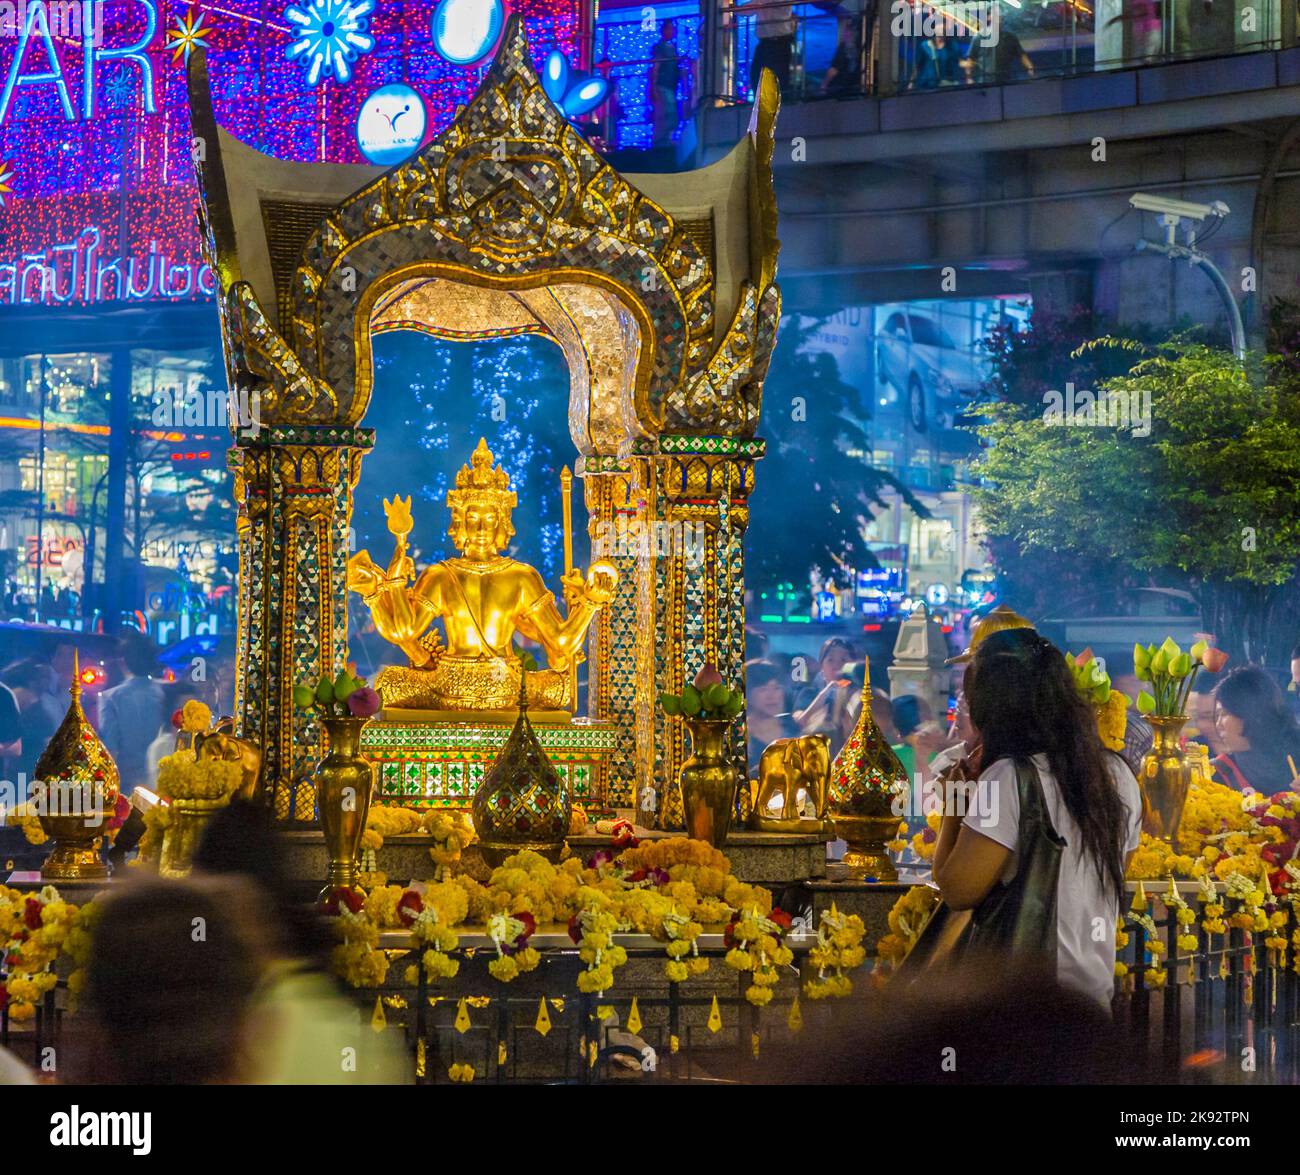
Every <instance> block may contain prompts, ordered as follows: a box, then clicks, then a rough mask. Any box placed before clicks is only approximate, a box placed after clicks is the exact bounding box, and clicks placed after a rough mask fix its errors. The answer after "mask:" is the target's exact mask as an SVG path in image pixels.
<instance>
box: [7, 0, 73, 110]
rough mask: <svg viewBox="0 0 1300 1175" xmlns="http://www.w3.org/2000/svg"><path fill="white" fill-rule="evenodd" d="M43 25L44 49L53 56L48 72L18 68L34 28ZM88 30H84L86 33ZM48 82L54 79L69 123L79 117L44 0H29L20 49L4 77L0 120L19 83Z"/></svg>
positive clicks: (19, 39)
mask: <svg viewBox="0 0 1300 1175" xmlns="http://www.w3.org/2000/svg"><path fill="white" fill-rule="evenodd" d="M38 23H39V24H40V35H41V40H42V41H44V42H45V52H46V53H47V54H48V56H49V59H50V72H49V73H23V74H20V73H19V72H18V71H19V70H20V69H21V68H22V64H23V58H24V57H26V56H27V46H28V44H29V42H30V41H31V39H32V30H33V29H34V28H35V27H36V25H37V24H38ZM88 32H89V30H86V31H83V35H87V34H88ZM45 82H53V83H54V87H55V89H56V90H58V92H59V101H60V102H62V103H63V114H64V117H65V118H67V120H68V121H69V122H71V121H72V120H73V119H75V118H76V117H77V116H76V114H74V113H73V110H72V99H71V98H69V97H68V83H67V82H66V81H65V80H64V78H63V66H62V65H60V64H59V55H58V53H57V52H56V50H55V48H54V38H53V37H51V36H50V21H49V18H48V17H47V16H46V14H45V3H44V0H30V2H29V3H28V5H27V19H26V20H25V21H23V31H22V33H20V34H19V37H18V49H17V51H16V52H15V53H14V59H13V61H12V62H10V64H9V76H8V77H7V78H6V79H5V88H4V92H3V93H0V123H3V122H4V120H5V115H6V114H7V113H8V111H9V100H10V99H11V98H12V97H13V94H14V90H15V89H16V88H17V87H18V86H32V85H41V84H42V83H45Z"/></svg>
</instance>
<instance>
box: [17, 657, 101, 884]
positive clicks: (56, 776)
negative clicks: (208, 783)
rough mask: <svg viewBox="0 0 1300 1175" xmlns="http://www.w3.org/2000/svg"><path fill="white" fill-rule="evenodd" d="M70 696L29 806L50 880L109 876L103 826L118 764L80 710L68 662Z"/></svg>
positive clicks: (40, 762) (77, 670)
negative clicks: (44, 846)
mask: <svg viewBox="0 0 1300 1175" xmlns="http://www.w3.org/2000/svg"><path fill="white" fill-rule="evenodd" d="M68 693H69V694H70V695H71V697H72V701H71V703H70V704H69V705H68V712H67V713H66V714H65V715H64V716H63V721H62V722H61V723H60V724H59V728H58V730H56V731H55V732H54V737H53V738H51V739H50V741H49V743H48V744H46V747H45V749H44V750H43V751H42V752H41V755H40V758H39V759H37V760H36V771H35V779H34V782H33V784H32V793H31V802H32V805H33V807H35V809H36V814H37V817H38V818H39V819H40V822H41V828H42V829H43V830H44V831H45V835H46V836H48V837H49V838H50V840H51V845H50V854H49V856H48V857H46V858H45V863H44V864H43V865H42V866H41V877H42V878H44V879H46V880H49V881H77V880H81V879H86V878H88V879H94V878H99V877H107V876H108V866H107V865H106V864H104V862H103V860H102V859H101V857H100V854H99V849H100V840H101V838H102V837H103V835H104V827H105V825H106V824H107V823H108V821H109V819H110V818H111V817H112V815H113V812H114V809H115V808H116V807H117V797H118V794H119V791H120V777H119V775H118V770H117V764H116V763H114V762H113V756H112V755H110V754H109V753H108V748H107V747H106V746H104V744H103V742H102V741H100V737H99V735H98V734H96V733H95V728H94V727H93V726H91V725H90V721H89V719H87V718H86V715H85V712H84V711H83V710H82V708H81V665H80V661H79V658H78V656H77V654H76V653H75V651H74V653H73V658H72V687H71V688H70V689H69V690H68Z"/></svg>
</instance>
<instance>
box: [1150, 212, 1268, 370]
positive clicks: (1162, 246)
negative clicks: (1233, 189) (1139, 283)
mask: <svg viewBox="0 0 1300 1175" xmlns="http://www.w3.org/2000/svg"><path fill="white" fill-rule="evenodd" d="M1128 202H1129V206H1130V207H1132V208H1137V209H1139V210H1140V211H1142V212H1154V213H1157V214H1158V215H1159V217H1160V223H1161V224H1162V225H1164V228H1165V239H1164V240H1163V241H1148V240H1140V241H1138V243H1137V245H1136V246H1135V248H1136V250H1137V251H1138V252H1139V253H1154V254H1157V255H1158V256H1161V257H1168V258H1169V260H1170V261H1186V262H1188V263H1189V264H1191V265H1195V266H1196V267H1197V268H1198V269H1200V270H1201V271H1202V272H1203V273H1204V274H1205V275H1206V277H1208V278H1209V279H1210V281H1211V282H1212V283H1213V284H1214V288H1215V289H1216V290H1218V292H1219V297H1221V298H1222V299H1223V303H1224V305H1225V306H1226V307H1227V308H1228V327H1229V330H1230V331H1231V332H1232V353H1233V354H1234V355H1235V356H1236V357H1237V358H1238V359H1245V358H1246V327H1245V324H1244V323H1243V322H1242V321H1241V309H1240V307H1238V305H1237V300H1236V299H1235V298H1234V297H1233V296H1232V288H1231V287H1230V286H1229V285H1228V279H1227V278H1226V277H1224V276H1223V271H1222V270H1220V269H1219V267H1218V266H1217V265H1215V264H1214V262H1213V261H1211V260H1210V258H1209V257H1207V256H1206V255H1205V254H1204V253H1202V252H1201V251H1200V250H1199V249H1198V248H1197V247H1196V234H1197V228H1196V227H1195V226H1199V225H1200V224H1202V223H1203V222H1205V221H1206V220H1209V219H1210V218H1211V217H1212V218H1214V220H1215V221H1217V222H1222V221H1223V219H1224V218H1225V217H1226V216H1227V215H1228V212H1229V208H1228V206H1227V205H1226V204H1225V203H1224V202H1223V201H1222V200H1215V201H1214V203H1213V204H1197V203H1194V202H1192V201H1190V200H1174V199H1171V198H1169V197H1167V196H1156V195H1153V194H1151V193H1150V192H1134V193H1133V195H1132V196H1130V197H1129V201H1128ZM1180 226H1181V227H1182V229H1183V235H1184V237H1185V238H1186V244H1182V245H1180V244H1179V243H1178V240H1177V234H1178V229H1179V227H1180Z"/></svg>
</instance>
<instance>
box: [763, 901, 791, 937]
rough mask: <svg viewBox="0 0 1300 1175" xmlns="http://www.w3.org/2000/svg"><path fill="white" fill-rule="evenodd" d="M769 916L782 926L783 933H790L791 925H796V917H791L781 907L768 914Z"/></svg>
mask: <svg viewBox="0 0 1300 1175" xmlns="http://www.w3.org/2000/svg"><path fill="white" fill-rule="evenodd" d="M768 918H770V919H771V920H772V921H773V922H775V923H776V924H777V925H778V926H779V927H780V928H781V933H782V934H788V933H789V931H790V927H791V926H793V925H794V919H793V918H791V917H790V915H789V914H787V913H786V912H785V911H784V910H782V909H780V908H779V907H778V908H777V909H774V910H773V911H772V912H771V913H770V914H769V915H768Z"/></svg>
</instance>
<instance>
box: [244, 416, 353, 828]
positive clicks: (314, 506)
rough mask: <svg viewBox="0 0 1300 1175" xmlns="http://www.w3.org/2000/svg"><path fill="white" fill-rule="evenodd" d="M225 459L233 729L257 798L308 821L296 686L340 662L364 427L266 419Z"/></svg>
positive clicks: (316, 753) (313, 736) (304, 723)
mask: <svg viewBox="0 0 1300 1175" xmlns="http://www.w3.org/2000/svg"><path fill="white" fill-rule="evenodd" d="M239 440H240V443H239V444H238V445H237V446H236V447H234V448H232V449H231V450H230V452H229V455H228V458H227V460H228V463H229V466H230V469H231V471H232V472H233V474H234V483H235V502H236V505H237V507H238V517H237V523H236V526H237V533H238V537H239V589H238V590H239V599H238V607H239V616H240V620H241V623H240V626H239V632H238V638H237V645H236V650H235V657H236V684H235V721H236V733H238V734H239V735H240V736H242V737H245V738H250V739H253V740H254V741H256V742H257V743H259V744H260V745H261V747H262V748H263V751H262V775H261V780H260V784H259V794H260V796H261V798H262V802H264V803H266V804H268V805H269V806H271V807H272V809H273V812H274V816H275V818H276V819H278V820H304V821H308V820H313V819H315V795H314V793H313V789H312V787H311V783H310V775H311V769H312V767H313V765H314V764H315V763H316V761H317V760H318V759H319V758H320V757H321V755H322V754H323V745H322V732H321V726H320V722H319V720H318V719H317V717H316V715H315V712H314V711H301V710H295V709H294V705H293V687H294V685H295V684H297V683H298V682H316V681H318V680H319V679H320V677H321V676H322V675H323V674H329V675H330V676H331V677H333V676H334V675H335V674H336V673H337V672H338V670H339V668H340V667H342V666H343V665H344V664H345V663H346V662H347V656H348V648H347V632H348V624H347V559H348V547H349V527H350V523H351V518H352V493H353V490H354V489H355V487H356V484H357V479H358V477H359V476H360V473H361V458H362V455H363V454H364V453H365V452H366V451H367V450H368V449H370V447H371V445H372V444H373V442H374V433H373V430H371V429H363V428H349V427H345V426H334V425H326V426H305V425H272V426H270V427H262V428H259V429H257V430H256V431H255V432H254V433H252V434H251V435H248V434H245V435H241V436H240V438H239Z"/></svg>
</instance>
